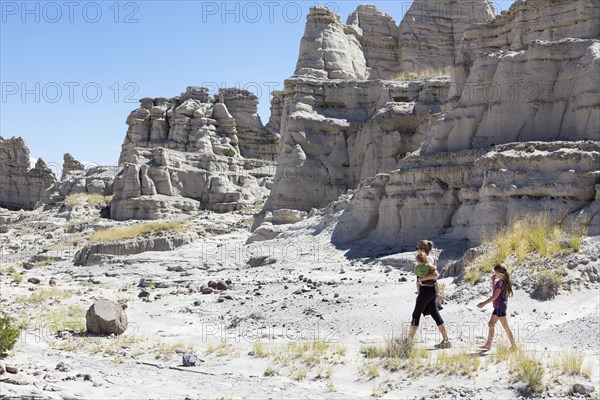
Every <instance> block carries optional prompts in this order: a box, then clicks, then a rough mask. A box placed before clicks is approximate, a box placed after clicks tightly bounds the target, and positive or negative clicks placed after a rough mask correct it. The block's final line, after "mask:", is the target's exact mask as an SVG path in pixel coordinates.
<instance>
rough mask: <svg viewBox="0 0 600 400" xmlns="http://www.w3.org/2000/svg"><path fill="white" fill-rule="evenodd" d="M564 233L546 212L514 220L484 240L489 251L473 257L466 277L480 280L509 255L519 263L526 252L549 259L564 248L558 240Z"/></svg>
mask: <svg viewBox="0 0 600 400" xmlns="http://www.w3.org/2000/svg"><path fill="white" fill-rule="evenodd" d="M567 236H568V235H567V233H566V232H565V231H564V230H562V229H561V228H560V227H559V226H558V225H556V224H552V223H550V222H549V220H548V217H547V216H545V215H538V216H530V217H525V218H523V219H520V220H516V221H514V222H513V223H511V224H510V225H509V226H507V227H506V228H504V229H502V230H500V231H499V232H498V233H496V234H495V235H494V236H493V237H492V238H491V239H489V240H486V244H487V245H488V247H489V248H490V250H488V251H487V252H485V253H484V254H482V255H480V256H479V257H475V259H473V261H471V262H470V263H469V264H468V265H467V266H466V269H465V279H466V280H468V281H471V282H479V281H481V280H482V278H483V275H484V274H487V273H488V272H489V271H491V270H492V268H493V267H494V265H495V264H498V263H503V262H505V261H506V259H507V258H508V257H509V256H511V255H515V256H516V258H517V260H518V262H519V263H523V262H524V261H525V260H526V259H527V257H528V256H529V255H537V256H538V257H539V258H543V257H546V258H552V257H554V256H555V255H557V254H561V253H563V252H564V251H565V247H564V246H563V245H562V244H561V240H562V239H563V238H565V237H567ZM580 237H581V236H580ZM568 243H571V242H568ZM567 246H571V244H568V245H567Z"/></svg>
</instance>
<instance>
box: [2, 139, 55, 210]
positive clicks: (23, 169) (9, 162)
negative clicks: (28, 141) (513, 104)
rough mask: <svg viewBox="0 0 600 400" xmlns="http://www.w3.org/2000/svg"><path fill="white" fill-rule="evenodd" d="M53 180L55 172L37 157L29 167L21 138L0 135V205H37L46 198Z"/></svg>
mask: <svg viewBox="0 0 600 400" xmlns="http://www.w3.org/2000/svg"><path fill="white" fill-rule="evenodd" d="M55 182H56V176H55V175H54V173H53V172H52V171H51V170H50V169H49V168H48V166H47V165H46V163H45V162H44V161H43V160H42V159H41V158H40V159H38V161H37V163H36V164H35V167H34V168H33V169H32V168H31V167H30V161H29V149H28V148H27V146H26V145H25V142H24V141H23V139H21V138H11V139H4V138H3V137H1V136H0V207H5V208H10V209H25V210H32V209H34V208H37V207H38V206H40V205H42V204H43V202H45V201H46V200H47V199H48V198H49V196H50V194H51V188H52V187H53V185H54V183H55Z"/></svg>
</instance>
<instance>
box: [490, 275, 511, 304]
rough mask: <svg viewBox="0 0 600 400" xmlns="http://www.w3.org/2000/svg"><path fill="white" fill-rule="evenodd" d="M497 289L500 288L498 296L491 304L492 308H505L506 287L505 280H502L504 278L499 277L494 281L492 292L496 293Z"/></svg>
mask: <svg viewBox="0 0 600 400" xmlns="http://www.w3.org/2000/svg"><path fill="white" fill-rule="evenodd" d="M498 289H500V296H498V297H497V298H496V300H494V302H493V303H492V304H493V305H494V308H497V309H500V310H506V308H507V307H508V293H507V289H506V282H504V280H502V279H499V280H497V281H496V283H495V284H494V293H496V290H498Z"/></svg>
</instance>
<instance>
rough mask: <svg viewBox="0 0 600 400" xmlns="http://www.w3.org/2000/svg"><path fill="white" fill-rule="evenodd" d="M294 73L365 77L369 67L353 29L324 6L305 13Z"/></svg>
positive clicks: (324, 76)
mask: <svg viewBox="0 0 600 400" xmlns="http://www.w3.org/2000/svg"><path fill="white" fill-rule="evenodd" d="M306 18H307V20H306V29H305V31H304V37H302V40H301V42H300V55H299V57H298V63H297V64H296V73H295V75H301V76H310V77H314V78H325V79H359V80H363V79H367V78H368V77H369V71H368V68H367V62H366V60H365V56H364V54H363V51H362V48H361V46H360V42H359V40H358V38H357V36H356V34H355V30H354V29H352V28H349V27H347V26H346V25H344V24H342V22H341V20H340V17H339V16H338V15H336V14H335V13H333V12H332V11H331V10H329V9H328V8H326V7H313V8H311V10H310V14H309V15H308V16H307V17H306Z"/></svg>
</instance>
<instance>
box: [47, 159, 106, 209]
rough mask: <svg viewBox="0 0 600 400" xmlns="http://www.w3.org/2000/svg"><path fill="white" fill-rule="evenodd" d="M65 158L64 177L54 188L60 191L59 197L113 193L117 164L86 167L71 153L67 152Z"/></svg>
mask: <svg viewBox="0 0 600 400" xmlns="http://www.w3.org/2000/svg"><path fill="white" fill-rule="evenodd" d="M63 159H64V162H63V167H62V171H63V172H62V178H61V180H60V182H57V184H56V186H55V190H54V191H55V192H57V193H58V196H57V197H58V199H64V198H66V197H67V196H69V195H71V194H80V193H82V194H91V195H101V196H111V195H112V194H113V184H114V180H115V176H116V175H117V167H116V166H110V165H97V166H93V167H89V168H87V169H86V168H85V166H84V165H83V164H82V163H81V162H79V161H77V160H75V159H74V158H73V156H72V155H70V154H69V153H67V154H65V155H64V157H63Z"/></svg>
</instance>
